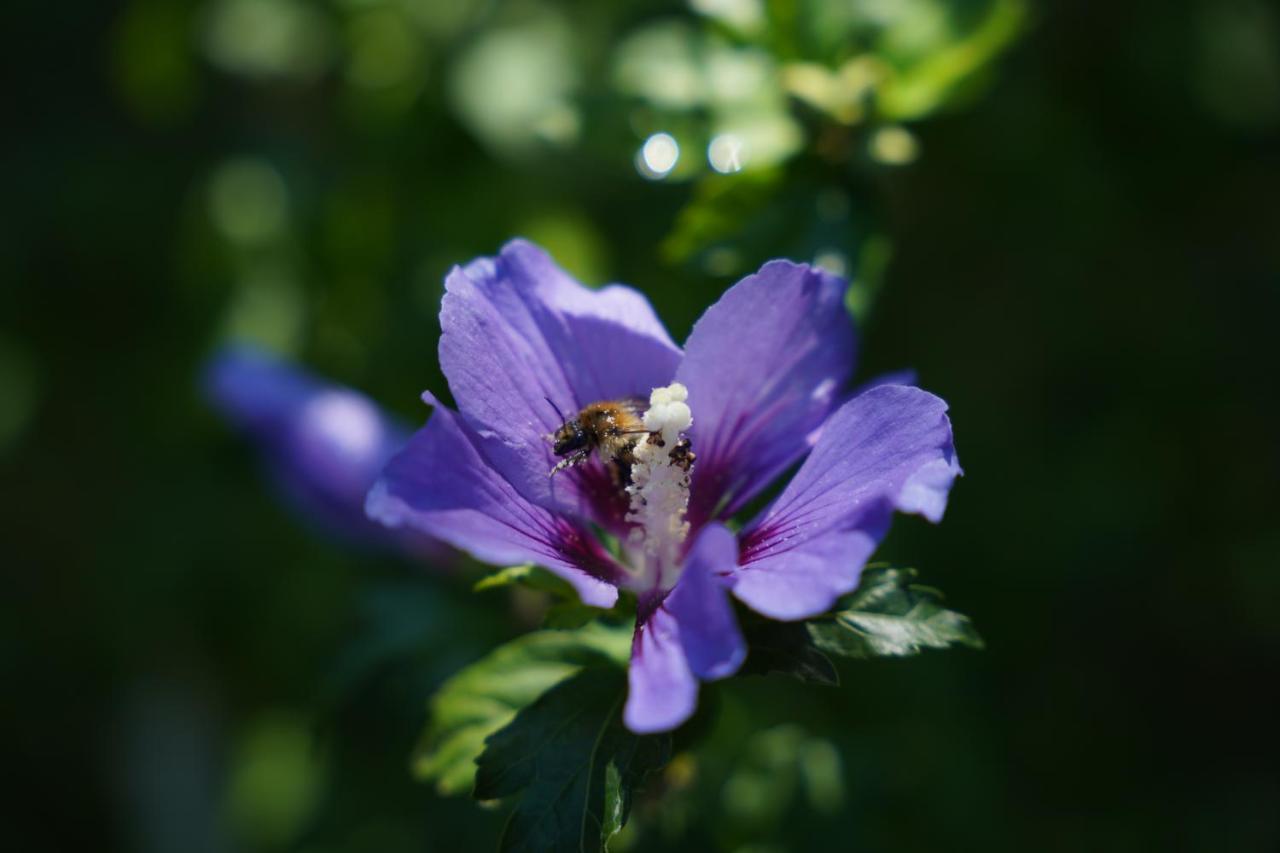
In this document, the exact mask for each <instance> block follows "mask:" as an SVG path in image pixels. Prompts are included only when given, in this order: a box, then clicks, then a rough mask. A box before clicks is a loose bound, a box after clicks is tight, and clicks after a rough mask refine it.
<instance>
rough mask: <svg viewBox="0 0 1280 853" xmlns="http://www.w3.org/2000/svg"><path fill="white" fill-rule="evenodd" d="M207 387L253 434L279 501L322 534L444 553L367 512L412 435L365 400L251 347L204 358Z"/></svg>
mask: <svg viewBox="0 0 1280 853" xmlns="http://www.w3.org/2000/svg"><path fill="white" fill-rule="evenodd" d="M204 391H205V395H206V397H207V399H208V400H209V401H210V403H211V404H212V405H213V406H214V408H215V409H217V411H218V412H219V413H220V414H221V415H222V416H223V417H224V418H226V420H227V421H228V422H230V423H231V424H232V425H233V426H234V427H236V428H237V429H238V430H239V431H241V432H243V433H244V434H245V435H247V436H248V437H249V438H250V439H251V440H252V442H253V443H254V445H255V446H256V449H257V450H258V452H259V455H260V457H261V459H262V463H263V465H264V467H265V468H266V470H267V473H268V475H269V476H270V478H271V480H272V481H273V483H274V484H275V486H276V487H277V488H278V489H279V491H280V493H281V494H282V496H283V497H284V498H285V500H286V501H287V502H288V503H289V504H290V505H291V506H292V507H294V508H295V509H296V510H297V511H298V512H299V513H300V514H301V515H302V516H303V517H304V518H305V519H306V520H307V521H308V522H309V523H311V524H312V525H313V526H315V527H317V528H319V529H320V531H321V532H323V533H325V534H329V535H333V536H336V537H337V538H340V539H343V540H345V541H348V542H352V543H356V544H362V545H374V546H377V545H390V546H393V547H394V548H396V549H399V550H402V551H404V552H406V553H407V554H409V555H410V556H414V557H421V558H436V557H443V556H445V555H446V554H447V553H448V548H446V547H445V546H443V545H442V544H441V543H440V542H438V541H436V540H434V539H432V538H431V537H428V536H426V535H424V534H422V533H419V532H416V531H411V530H409V531H388V530H387V529H386V528H385V527H382V526H380V525H376V524H373V523H371V522H370V521H369V520H368V518H367V517H366V516H365V513H364V499H365V494H366V493H367V492H368V491H369V487H370V486H371V485H373V483H374V481H375V480H376V479H377V477H378V474H379V472H380V471H381V470H382V468H383V466H384V465H385V464H386V462H387V460H388V459H390V458H391V456H392V455H393V454H394V453H395V452H396V451H397V450H399V449H401V448H402V447H404V445H405V443H406V442H407V441H408V438H409V434H410V431H409V429H408V427H406V426H405V425H403V424H401V423H399V422H398V421H396V420H395V419H393V418H391V417H390V416H388V415H387V414H386V413H385V412H383V411H382V410H381V409H380V408H379V407H378V406H377V405H376V404H375V403H374V402H373V401H372V400H370V399H369V398H368V397H366V396H364V395H363V394H361V393H359V392H357V391H353V390H351V389H349V388H343V387H341V386H338V385H335V384H333V383H330V382H326V381H324V380H321V379H319V378H318V377H316V376H314V375H312V374H310V373H308V372H306V371H305V370H302V369H301V368H299V367H297V366H295V365H293V364H291V363H289V362H287V361H284V360H282V359H280V358H278V357H276V356H273V355H271V354H269V353H267V352H265V351H263V350H260V349H256V348H253V347H248V346H234V347H229V348H227V349H224V350H221V351H219V352H218V353H216V354H215V355H214V356H213V358H211V359H210V360H209V362H208V364H207V365H206V367H205V373H204Z"/></svg>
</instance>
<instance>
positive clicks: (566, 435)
mask: <svg viewBox="0 0 1280 853" xmlns="http://www.w3.org/2000/svg"><path fill="white" fill-rule="evenodd" d="M547 402H548V403H550V404H551V408H553V409H555V410H556V414H557V415H559V416H560V418H561V420H562V423H561V424H560V426H559V427H558V428H557V429H556V431H555V432H553V433H551V434H550V435H548V436H547V438H548V439H549V440H550V441H551V452H552V453H554V454H555V455H556V456H560V457H563V458H562V459H561V460H560V461H559V462H557V463H556V465H555V467H554V468H552V469H551V473H550V474H548V475H547V476H549V477H554V476H555V475H556V474H558V473H559V472H561V471H563V470H565V469H566V468H573V467H576V466H578V465H581V464H583V463H584V462H586V461H587V460H588V459H590V458H591V454H592V453H593V452H596V451H598V452H599V454H600V458H601V460H602V461H603V462H604V463H605V467H607V468H608V469H609V472H610V474H611V475H612V477H613V480H614V483H615V484H616V485H617V486H619V487H626V486H629V485H631V466H632V465H634V464H635V462H636V456H635V450H636V447H637V446H638V445H639V444H640V442H641V441H644V440H647V441H649V442H650V443H653V444H656V445H658V446H661V445H662V438H661V437H660V436H659V435H658V434H657V433H650V432H649V430H647V429H645V427H644V410H645V409H646V408H647V406H648V403H647V402H646V401H645V400H642V399H640V398H638V397H625V398H623V399H620V400H604V401H602V402H599V403H591V404H589V405H587V406H584V407H583V408H582V410H581V411H580V412H578V414H576V415H575V416H573V417H572V418H565V416H564V414H563V413H562V412H561V411H560V409H559V408H558V407H557V406H556V404H555V403H552V402H551V400H550V399H547ZM645 436H647V437H648V438H647V439H646V438H645ZM671 458H672V459H673V460H674V461H675V462H676V463H677V464H679V465H680V466H681V467H682V468H684V469H685V470H686V471H687V470H688V469H689V466H691V465H692V464H693V461H694V454H693V451H692V450H691V449H690V446H689V440H688V439H681V440H680V442H679V444H678V445H677V446H676V447H674V448H672V450H671Z"/></svg>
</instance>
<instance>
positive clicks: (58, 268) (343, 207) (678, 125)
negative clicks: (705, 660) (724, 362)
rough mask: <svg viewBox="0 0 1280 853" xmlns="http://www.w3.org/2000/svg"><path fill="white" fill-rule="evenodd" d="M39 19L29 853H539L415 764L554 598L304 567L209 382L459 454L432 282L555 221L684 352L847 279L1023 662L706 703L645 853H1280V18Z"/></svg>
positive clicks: (645, 825) (982, 659) (148, 12)
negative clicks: (913, 373)
mask: <svg viewBox="0 0 1280 853" xmlns="http://www.w3.org/2000/svg"><path fill="white" fill-rule="evenodd" d="M8 21H9V24H10V25H9V27H7V28H6V32H5V45H6V51H5V59H4V60H3V61H4V62H5V64H6V65H7V69H6V70H7V71H8V74H7V75H6V79H7V80H10V81H16V83H17V85H14V86H13V87H12V88H13V90H14V91H13V92H12V94H11V97H10V98H9V99H7V102H6V107H5V113H6V115H7V116H8V117H10V120H9V121H7V122H6V128H7V129H8V131H9V132H8V133H7V134H5V137H4V139H3V141H2V142H0V145H3V150H4V161H3V162H4V165H5V174H6V177H7V179H8V180H7V183H6V193H5V200H6V203H5V204H4V206H3V210H2V214H0V215H2V216H3V218H2V219H0V278H2V279H3V281H4V282H5V283H6V284H7V285H9V286H7V287H4V288H2V289H0V401H2V402H0V465H2V466H3V476H2V477H0V483H3V492H2V493H3V496H4V506H3V509H4V517H5V531H6V534H5V536H4V537H3V538H2V540H0V565H3V566H4V568H5V570H6V571H5V572H4V579H5V590H4V594H3V596H0V677H2V678H3V681H4V683H5V685H6V699H5V701H4V702H3V703H0V715H2V716H0V723H2V724H3V731H4V733H5V735H4V750H5V752H4V759H5V766H6V768H8V769H9V771H10V774H11V776H13V777H14V779H15V780H16V782H17V784H16V785H14V786H13V787H14V788H15V792H14V793H13V794H12V795H11V796H10V799H9V800H8V803H9V806H10V809H9V811H8V812H7V814H8V816H9V818H10V819H9V820H8V821H7V822H6V825H5V829H4V835H3V837H4V838H5V841H6V843H7V846H8V847H10V848H12V849H95V850H130V851H135V850H136V851H158V852H159V851H173V850H182V851H205V850H207V851H226V850H263V851H270V850H299V851H313V852H314V853H338V851H365V850H379V851H386V853H395V851H409V850H422V849H428V850H453V849H475V848H476V847H485V846H487V845H489V844H490V843H492V841H493V839H496V838H497V837H498V835H499V834H500V830H501V821H502V814H501V812H490V811H485V810H482V809H477V808H473V807H471V806H470V804H467V803H465V802H464V801H459V800H452V799H444V798H442V797H440V796H439V795H438V793H437V792H436V791H435V790H434V788H433V786H432V785H430V784H424V783H422V782H421V781H418V780H416V779H415V778H414V776H413V774H412V772H411V767H410V762H411V758H410V756H411V755H412V754H413V750H414V745H415V743H416V740H417V738H418V736H419V733H420V731H421V730H422V727H423V725H424V723H426V719H427V705H426V702H427V697H428V696H430V695H431V694H432V692H433V690H434V689H435V688H437V687H439V686H440V685H441V684H443V683H446V681H447V679H448V678H449V677H450V676H451V675H452V674H453V673H455V672H457V671H458V670H459V669H460V668H461V667H463V666H464V665H465V664H467V663H469V662H472V661H475V660H477V659H479V658H481V657H482V656H483V655H484V654H485V653H486V652H488V651H489V650H491V649H493V648H494V647H495V646H497V645H499V644H501V643H504V642H507V641H511V640H512V639H513V638H515V637H516V636H518V635H521V634H524V633H526V632H528V631H530V630H532V629H534V628H536V627H537V626H538V625H539V624H540V623H541V621H542V619H543V616H544V611H545V609H546V602H544V601H541V600H539V599H537V598H529V597H527V596H524V595H510V596H508V595H507V593H506V592H505V591H493V592H486V593H483V594H475V593H473V592H472V591H471V589H470V586H471V582H472V580H473V578H472V577H471V576H469V575H468V574H467V572H466V570H465V569H463V570H455V573H454V574H449V573H441V572H438V571H434V570H432V569H430V568H428V567H421V566H405V565H401V564H398V563H395V562H392V561H389V560H387V559H385V558H371V557H368V556H365V555H358V554H350V553H345V552H341V551H335V550H334V549H333V548H332V547H331V546H330V545H328V544H326V543H323V542H321V541H318V540H315V539H313V538H312V536H311V534H310V532H308V531H306V530H303V529H301V528H299V527H298V526H297V525H296V524H295V523H294V521H293V519H291V518H290V517H289V516H288V515H287V514H286V513H285V512H284V511H283V510H282V509H281V508H280V507H278V506H277V505H276V503H275V502H274V501H273V499H272V496H271V494H270V493H269V492H268V491H267V490H266V489H265V488H264V485H263V483H262V482H261V480H260V478H259V476H258V472H257V471H256V470H255V469H254V467H253V465H252V461H251V457H250V454H248V453H247V451H246V449H245V447H244V446H243V445H242V444H241V443H240V442H239V441H237V440H236V439H234V438H233V437H232V436H230V435H229V434H228V433H227V431H226V430H225V428H224V427H223V426H222V425H221V424H219V423H218V422H217V421H216V419H215V418H214V416H213V415H212V414H211V413H210V412H209V411H207V409H206V408H205V407H204V405H203V403H202V402H201V401H200V400H199V398H198V395H197V392H196V389H195V382H194V377H195V375H196V373H197V371H198V368H199V365H200V364H201V361H202V359H203V358H204V357H205V355H206V354H207V353H208V352H209V351H210V350H211V349H212V348H213V347H214V346H215V345H217V344H218V343H219V342H221V341H224V340H226V339H227V338H229V337H248V338H251V339H253V340H255V341H258V342H260V343H263V344H265V345H267V346H270V347H272V348H274V349H277V350H279V351H282V352H286V353H289V354H291V355H294V356H297V357H299V358H301V359H303V360H305V361H306V362H307V363H308V364H310V365H311V366H313V367H315V368H316V369H317V370H319V371H321V372H323V373H326V374H328V375H331V376H333V377H335V378H336V379H338V380H339V381H342V382H346V383H349V384H352V385H355V386H357V387H360V388H361V389H363V390H365V391H367V392H369V393H370V394H371V395H373V396H374V397H375V398H376V399H378V400H380V401H381V402H383V403H385V404H386V405H387V406H388V407H390V408H391V409H393V410H395V411H397V412H399V413H400V414H402V415H404V416H406V417H408V418H410V419H412V420H417V421H420V420H422V419H423V417H424V416H425V410H424V409H423V408H422V407H421V406H420V405H419V403H418V394H419V392H420V391H421V390H422V389H423V388H426V387H430V388H432V389H433V390H435V391H437V392H438V391H443V390H444V384H443V381H442V378H441V377H440V375H439V373H438V370H437V368H436V357H435V341H436V332H437V323H436V319H435V315H436V312H437V310H438V307H439V300H440V294H441V283H442V280H443V276H444V273H445V272H446V271H447V270H448V268H449V267H450V266H451V265H452V264H454V263H458V262H462V261H465V260H467V259H469V258H471V257H474V256H476V255H479V254H485V253H492V252H493V251H494V250H495V249H496V248H497V247H498V246H499V245H500V244H501V243H502V242H503V241H504V240H506V239H507V238H509V237H511V236H513V235H516V234H522V235H525V236H528V237H530V238H532V239H535V240H537V241H539V242H541V243H543V244H544V245H545V246H546V247H547V248H548V249H549V250H550V251H551V252H552V253H553V254H554V255H555V256H556V257H557V258H559V259H560V260H561V261H562V262H563V263H564V264H565V265H566V266H567V267H568V268H569V269H570V270H571V271H573V272H575V273H576V274H578V275H580V276H581V277H582V278H583V279H584V280H585V281H587V282H588V283H592V284H599V283H603V282H605V281H609V280H623V281H628V282H631V283H634V284H636V285H638V286H640V287H642V288H643V289H644V290H645V291H646V292H647V293H648V294H649V295H650V296H651V298H652V299H653V301H654V302H655V304H656V306H657V308H658V309H659V312H660V313H661V314H662V316H663V317H664V318H665V319H666V321H667V322H668V324H669V327H670V328H671V331H672V333H673V335H674V336H675V337H676V338H677V339H681V338H683V336H684V334H685V333H686V332H687V331H688V328H689V326H690V324H691V323H692V321H693V320H694V319H695V318H696V317H697V316H698V314H699V313H700V312H701V310H702V309H703V308H704V307H705V306H706V305H707V304H709V303H710V302H711V301H713V300H714V299H715V298H716V297H717V296H718V295H719V293H720V292H721V291H722V290H723V288H724V287H725V286H726V285H727V284H728V283H730V282H731V281H732V280H733V279H734V278H735V277H736V276H737V275H740V274H741V273H743V272H745V271H749V270H751V269H753V268H754V267H755V265H756V264H758V263H759V262H760V261H761V260H763V259H764V258H767V257H773V256H778V255H782V256H788V257H792V258H796V259H800V260H816V261H819V262H821V263H822V264H824V265H826V266H828V267H831V268H833V269H837V270H841V271H843V272H845V273H847V274H849V275H850V276H851V277H852V278H853V280H854V287H853V289H852V291H851V293H850V307H851V310H852V311H853V313H854V314H855V316H856V317H857V318H858V319H859V321H860V325H861V327H862V329H863V336H864V347H863V349H864V356H863V365H862V366H861V367H860V374H861V375H863V376H870V375H873V374H875V373H877V372H879V371H881V370H884V369H891V368H898V367H902V366H905V365H911V366H915V367H917V368H918V369H919V371H920V375H921V380H922V383H923V384H924V385H925V386H926V387H928V388H929V389H930V390H933V391H936V392H938V393H939V394H940V395H941V396H943V397H944V398H946V399H947V400H948V401H949V402H950V403H951V404H952V415H953V420H954V422H955V424H956V429H957V441H958V447H959V452H960V455H961V458H962V460H963V462H964V465H965V469H966V472H967V476H966V477H965V478H964V479H963V480H961V481H960V483H959V484H958V486H957V488H956V490H955V494H954V498H953V501H952V506H951V508H950V510H949V513H948V517H947V519H946V521H945V522H944V523H943V524H942V525H941V526H940V527H939V528H936V529H934V528H930V527H928V526H927V525H924V524H922V523H919V522H918V521H915V520H909V519H908V520H902V521H900V522H899V523H898V524H897V526H896V527H895V530H894V533H893V534H892V536H891V538H890V540H889V541H888V542H887V543H886V546H885V548H884V549H883V551H882V554H881V555H880V556H882V557H884V558H887V559H892V560H895V561H898V562H908V561H909V563H910V564H912V565H919V566H920V567H921V568H922V572H923V576H924V577H925V578H927V579H928V581H929V582H930V583H936V584H938V585H939V586H940V587H942V588H944V589H946V590H947V591H948V593H949V594H950V596H951V599H950V600H949V602H950V603H952V604H954V606H955V607H956V608H957V609H959V610H961V611H963V612H965V613H968V614H970V615H972V616H973V617H974V620H975V622H976V624H978V625H979V626H980V627H981V628H982V632H983V637H984V639H985V640H986V642H987V646H988V648H987V650H986V651H985V652H984V653H983V654H981V655H976V654H967V653H964V652H957V653H954V654H948V655H927V654H926V655H922V656H920V657H918V658H913V659H911V660H909V661H893V662H876V661H848V662H846V661H842V662H840V663H839V665H838V666H839V672H840V675H841V680H842V682H843V686H842V687H840V688H839V689H832V688H830V687H823V686H821V685H818V684H805V683H801V682H799V681H796V682H792V681H789V680H784V679H780V678H778V677H777V676H766V677H749V678H744V679H738V680H735V681H733V682H730V683H727V684H723V685H717V686H715V687H714V688H711V689H707V690H705V691H704V694H703V699H704V701H703V706H702V710H701V712H700V715H699V718H698V719H697V720H695V723H694V727H695V731H694V732H693V734H699V735H705V736H706V740H705V741H704V742H703V743H702V745H700V746H698V747H697V748H690V744H689V743H682V742H679V739H678V740H677V743H676V744H675V752H676V758H675V759H674V760H673V761H672V763H671V764H670V765H669V766H668V768H667V769H666V770H664V771H663V773H662V774H661V776H660V777H659V779H658V781H657V782H655V783H652V784H650V786H649V787H648V788H647V789H646V791H645V793H644V795H643V796H642V797H641V798H640V799H639V800H638V801H637V802H636V803H635V804H634V806H633V820H632V823H631V825H629V827H628V828H627V830H625V831H624V832H623V834H622V835H621V836H619V846H621V845H622V844H628V845H630V848H631V849H636V850H640V849H697V850H705V849H717V850H745V849H755V850H759V849H773V850H807V849H813V848H816V847H818V846H819V845H824V846H831V845H839V846H840V847H842V848H847V849H857V850H933V849H939V848H948V849H955V848H960V849H970V848H979V847H981V848H984V849H992V850H1025V849H1028V848H1041V847H1047V848H1050V849H1062V850H1078V849H1104V850H1105V849H1117V850H1130V849H1149V848H1157V849H1170V848H1172V849H1189V850H1215V851H1216V850H1222V849H1230V850H1272V849H1275V848H1276V847H1277V845H1280V819H1277V816H1276V810H1275V807H1274V806H1275V803H1276V801H1277V799H1280V783H1277V781H1276V776H1275V766H1276V762H1277V758H1278V757H1280V743H1278V742H1277V737H1276V734H1275V727H1274V725H1273V720H1272V716H1273V714H1272V713H1271V712H1270V708H1269V706H1268V705H1267V703H1266V702H1265V700H1264V698H1263V696H1264V695H1265V685H1266V684H1268V683H1270V682H1271V681H1273V680H1274V678H1275V675H1276V664H1277V658H1278V656H1280V629H1278V627H1277V622H1276V620H1275V618H1274V602H1275V601H1276V598H1277V596H1278V595H1280V575H1277V573H1276V572H1275V557H1276V554H1277V553H1278V552H1280V522H1278V521H1277V519H1278V518H1280V513H1277V512H1276V505H1275V494H1274V492H1275V482H1276V479H1277V476H1278V475H1280V442H1277V441H1276V436H1277V435H1278V434H1280V429H1278V428H1277V422H1278V419H1280V411H1278V407H1277V402H1276V395H1275V394H1274V383H1275V379H1274V366H1273V365H1274V362H1275V357H1274V355H1273V354H1272V353H1271V352H1270V341H1271V339H1272V337H1273V333H1272V326H1273V325H1274V318H1275V317H1276V316H1280V287H1278V286H1277V285H1280V243H1278V242H1277V240H1276V239H1275V235H1276V231H1277V227H1280V202H1278V201H1277V199H1280V168H1277V167H1278V166H1280V106H1277V105H1278V104H1280V97H1277V93H1278V92H1280V19H1278V18H1277V15H1276V13H1275V11H1274V9H1273V8H1272V6H1271V5H1269V4H1267V3H1265V2H1263V0H1182V1H1181V2H1174V3H1166V2H1159V3H1158V2H1155V0H1139V2H1136V3H1133V4H1127V5H1126V6H1125V7H1124V8H1120V7H1118V6H1116V5H1115V4H1104V3H1082V2H1066V0H1063V1H1062V2H1053V0H1046V2H1041V3H1034V4H1032V3H1030V2H1027V3H1023V2H1014V0H953V2H943V0H896V2H890V0H862V2H849V3H841V2H821V0H692V2H689V3H687V4H686V3H681V2H674V0H664V2H660V3H656V4H655V3H644V2H640V0H619V2H610V3H601V2H589V1H588V0H576V2H563V3H552V2H530V0H490V2H480V3H444V2H435V0H331V2H314V3H313V2H302V0H207V1H206V2H183V0H128V2H121V3H115V4H101V3H81V4H75V3H72V4H58V5H56V6H54V5H50V4H39V3H32V2H18V3H16V4H15V5H14V8H13V9H12V10H10V16H9V18H8ZM660 134H666V135H667V137H669V138H670V142H673V143H674V146H672V145H670V144H668V142H667V140H666V139H665V138H663V139H660V140H658V142H656V143H655V145H654V147H652V148H651V149H649V153H650V154H651V155H653V156H652V162H650V160H648V159H646V156H645V152H646V143H647V142H649V141H650V140H653V139H655V138H656V137H658V135H660ZM673 155H674V159H672V157H673ZM655 164H656V165H657V166H661V167H664V168H662V169H656V168H654V166H655ZM699 727H700V728H699ZM765 804H767V806H768V808H765ZM68 815H72V816H74V819H68Z"/></svg>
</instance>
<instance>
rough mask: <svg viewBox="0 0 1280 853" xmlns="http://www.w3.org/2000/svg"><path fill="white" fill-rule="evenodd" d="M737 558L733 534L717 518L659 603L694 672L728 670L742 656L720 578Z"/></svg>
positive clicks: (718, 674) (707, 675)
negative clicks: (670, 619)
mask: <svg viewBox="0 0 1280 853" xmlns="http://www.w3.org/2000/svg"><path fill="white" fill-rule="evenodd" d="M737 563H738V540H737V539H736V538H734V535H733V534H732V533H730V532H729V529H728V528H727V527H725V526H724V525H721V524H713V525H709V526H708V527H706V528H704V529H703V531H702V532H701V533H700V534H698V538H697V540H695V541H694V543H693V547H692V548H691V549H690V550H689V555H688V557H687V558H686V561H685V567H684V572H683V573H681V575H680V581H679V582H678V583H677V584H676V586H675V588H674V589H673V590H672V591H671V594H670V595H668V596H667V600H666V601H664V602H663V604H662V607H663V608H664V609H665V610H666V611H667V612H668V613H670V614H671V615H672V616H673V617H675V620H676V625H677V630H678V633H679V636H680V645H681V647H682V648H683V649H684V654H685V658H686V659H687V660H688V662H689V667H690V668H691V669H692V670H693V673H694V674H695V675H697V676H698V677H699V678H702V679H706V680H713V679H717V678H725V677H726V676H730V675H733V674H734V673H735V672H737V671H738V667H740V666H742V661H743V660H744V659H745V658H746V656H747V646H746V643H745V642H744V641H743V639H742V632H741V631H740V630H738V620H737V618H736V617H735V616H734V614H733V605H732V603H730V601H729V594H728V592H727V591H726V590H725V587H724V582H723V581H722V580H721V578H722V577H723V576H725V575H728V574H730V573H731V572H732V571H733V570H734V569H735V568H736V567H737Z"/></svg>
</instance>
